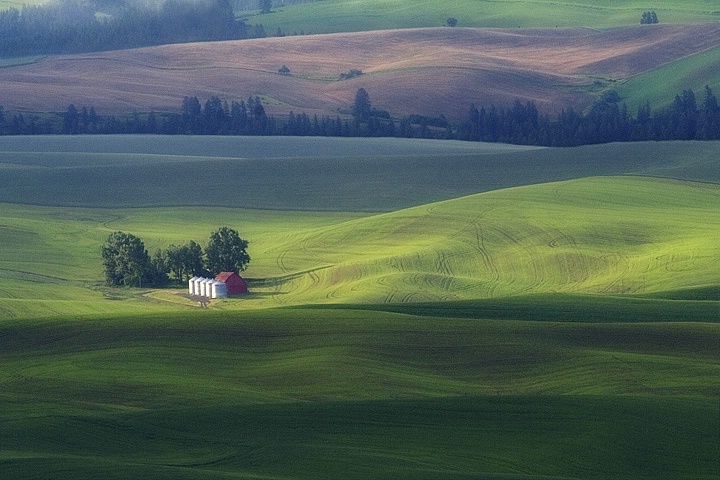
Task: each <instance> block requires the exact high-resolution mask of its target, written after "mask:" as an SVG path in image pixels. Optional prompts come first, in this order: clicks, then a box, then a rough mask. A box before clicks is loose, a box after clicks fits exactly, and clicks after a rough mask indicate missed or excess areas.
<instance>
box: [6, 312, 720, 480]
mask: <svg viewBox="0 0 720 480" xmlns="http://www.w3.org/2000/svg"><path fill="white" fill-rule="evenodd" d="M718 333H719V332H718V328H717V325H697V324H694V325H693V324H689V325H678V324H657V325H650V324H646V323H640V324H635V325H628V324H625V325H623V324H605V325H587V324H576V323H566V324H550V323H533V322H530V323H528V322H515V321H508V320H503V321H489V320H481V319H472V320H457V319H448V318H444V319H439V318H432V317H414V316H408V315H398V314H386V313H378V312H358V311H352V310H343V311H327V310H326V311H322V310H312V309H308V310H303V311H297V310H292V309H284V310H265V311H262V312H257V311H255V312H235V313H234V314H232V315H228V314H227V313H226V312H207V311H196V312H189V313H183V314H175V315H167V314H166V315H155V316H136V315H123V316H122V317H113V316H102V317H97V318H95V319H86V320H81V321H74V320H71V319H67V318H64V317H62V316H60V317H58V318H56V319H54V320H51V321H44V322H32V321H30V322H28V321H27V320H19V321H11V322H7V321H5V322H2V323H1V324H0V346H2V349H0V360H1V361H2V364H3V369H2V372H0V385H1V386H2V389H1V390H0V402H1V403H2V406H3V408H2V410H0V420H2V423H0V428H1V429H2V430H1V433H2V435H3V436H2V438H3V449H2V452H0V466H1V467H2V469H3V473H4V474H6V475H8V476H10V477H11V478H13V477H19V478H23V477H27V476H32V477H52V478H58V479H64V478H68V479H70V478H73V479H93V478H97V477H98V476H101V477H103V478H109V479H130V478H133V479H135V478H154V479H170V478H173V479H176V478H187V479H190V478H200V479H203V478H286V479H311V478H337V476H342V477H343V478H350V479H355V478H358V479H359V478H379V479H380V478H388V479H389V478H423V479H424V478H427V479H435V478H446V479H468V478H498V477H500V478H515V479H539V478H548V477H561V478H577V479H581V478H583V479H611V478H612V479H617V478H621V479H630V478H635V479H637V478H648V479H649V478H654V479H671V478H688V479H708V478H713V476H716V475H717V474H718V465H717V461H716V460H717V456H718V454H720V444H718V443H717V430H718V426H719V425H718V417H717V400H716V396H717V393H718V391H717V378H718V375H719V374H720V371H719V369H720V364H718V359H717V355H716V353H717V352H716V341H717V335H718Z"/></svg>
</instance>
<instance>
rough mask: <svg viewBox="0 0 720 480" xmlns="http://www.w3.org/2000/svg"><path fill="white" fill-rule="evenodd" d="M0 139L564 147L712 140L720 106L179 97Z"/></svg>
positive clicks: (20, 127)
mask: <svg viewBox="0 0 720 480" xmlns="http://www.w3.org/2000/svg"><path fill="white" fill-rule="evenodd" d="M0 134H3V135H37V134H69V135H74V134H161V135H163V134H164V135H259V136H279V135H285V136H317V137H398V138H434V139H456V140H467V141H478V142H491V143H510V144H518V145H537V146H550V147H553V146H554V147H568V146H579V145H590V144H600V143H610V142H630V141H653V140H654V141H663V140H719V139H720V106H718V101H717V98H716V97H715V95H714V93H713V91H712V89H711V88H710V87H709V86H706V87H705V88H704V92H703V99H702V102H698V101H697V99H696V96H695V93H694V92H693V91H692V90H684V91H683V92H682V93H680V94H678V95H677V96H676V97H675V100H674V101H673V103H672V104H671V105H669V106H665V107H661V108H657V109H652V108H651V107H650V104H649V102H646V103H645V104H643V105H642V106H640V107H639V108H638V111H637V113H636V115H635V116H632V115H631V114H630V113H629V112H628V108H627V106H626V104H624V103H620V99H619V97H618V95H617V93H616V92H615V91H609V92H607V93H606V94H605V95H603V96H602V98H600V99H599V100H597V101H596V102H595V103H594V104H593V105H592V106H591V107H590V108H589V109H588V110H587V111H586V112H577V111H575V110H574V109H573V108H572V107H568V108H565V109H563V110H562V111H561V112H560V114H559V115H556V116H550V115H549V114H541V113H540V112H539V110H538V108H537V106H536V105H535V103H534V102H532V101H528V102H526V103H522V102H521V101H520V100H516V101H515V102H514V103H513V105H512V106H510V107H495V106H490V107H482V108H479V109H478V108H477V107H476V106H475V105H471V106H470V107H469V109H468V113H467V115H466V120H465V121H463V122H461V123H459V124H451V123H450V122H449V121H448V120H447V119H446V118H445V117H444V116H442V115H441V116H439V117H427V116H422V115H410V116H406V117H403V118H401V119H399V120H398V119H394V118H393V117H392V116H391V115H390V113H389V112H387V111H384V110H378V109H375V108H373V107H372V106H371V102H370V97H369V95H368V93H367V91H365V89H363V88H361V89H359V90H358V92H357V94H356V96H355V101H354V104H353V106H352V108H351V109H350V111H349V112H348V114H347V115H344V118H341V117H340V115H336V116H334V117H330V116H322V117H319V116H317V115H314V116H312V117H311V116H309V115H307V114H305V113H299V114H296V113H293V112H290V113H289V115H287V116H283V117H281V118H279V119H277V118H275V117H273V116H269V115H267V113H266V111H265V108H264V106H263V104H262V100H261V99H260V98H259V97H249V98H248V99H247V100H240V101H231V102H227V101H224V100H221V99H220V98H219V97H216V96H213V97H210V98H209V99H208V100H207V101H206V102H205V103H204V105H203V104H201V102H200V100H199V99H198V98H197V97H185V98H184V100H183V102H182V106H181V113H155V112H151V113H149V114H139V113H136V114H133V115H130V116H127V117H120V118H118V117H116V116H100V115H98V114H97V112H96V111H95V109H94V108H93V107H90V108H87V107H82V108H80V109H78V108H77V107H75V105H70V106H69V107H68V109H67V110H66V111H65V112H64V113H58V114H54V115H45V116H43V117H41V116H38V115H23V114H21V113H17V114H14V115H13V116H12V117H10V115H9V114H5V113H4V111H3V108H2V107H1V106H0Z"/></svg>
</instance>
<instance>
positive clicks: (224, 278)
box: [215, 272, 248, 295]
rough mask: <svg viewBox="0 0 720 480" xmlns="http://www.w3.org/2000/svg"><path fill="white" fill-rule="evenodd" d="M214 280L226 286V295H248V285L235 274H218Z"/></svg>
mask: <svg viewBox="0 0 720 480" xmlns="http://www.w3.org/2000/svg"><path fill="white" fill-rule="evenodd" d="M215 280H216V281H218V282H222V283H224V284H225V285H226V286H227V294H228V295H241V294H243V293H248V285H247V282H246V281H245V280H243V278H242V277H241V276H240V275H238V274H237V273H235V272H220V273H219V274H218V275H217V276H216V277H215Z"/></svg>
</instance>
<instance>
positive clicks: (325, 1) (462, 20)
mask: <svg viewBox="0 0 720 480" xmlns="http://www.w3.org/2000/svg"><path fill="white" fill-rule="evenodd" d="M648 10H654V11H655V12H657V15H658V19H659V20H660V22H662V23H705V22H716V21H717V20H718V18H720V10H718V8H717V4H716V3H715V2H713V1H711V0H694V1H690V2H681V3H679V2H673V1H671V0H657V1H655V2H653V3H651V4H649V3H648V2H643V1H638V0H631V1H619V0H601V1H590V0H580V1H572V2H569V1H562V0H561V1H557V0H507V1H495V2H487V1H479V0H472V1H467V0H449V1H445V2H437V1H434V0H421V1H416V2H410V3H408V2H405V1H402V0H383V1H375V2H369V1H367V0H322V1H318V2H311V3H305V4H300V5H294V6H283V7H277V8H275V9H274V12H273V13H270V14H266V15H251V16H249V17H247V21H248V23H250V24H255V23H262V24H263V26H264V27H265V30H266V31H267V32H268V33H272V32H275V31H276V30H277V29H278V28H280V29H281V30H282V31H284V32H285V33H286V34H288V35H291V34H294V33H301V32H303V33H305V34H310V33H313V34H317V33H336V32H360V31H368V30H384V29H397V28H418V27H439V26H443V25H445V23H446V20H447V19H448V18H449V17H454V18H457V20H458V26H462V27H493V28H518V27H521V28H553V27H592V28H602V27H615V26H623V25H635V24H639V23H640V17H641V15H642V13H643V12H645V11H648Z"/></svg>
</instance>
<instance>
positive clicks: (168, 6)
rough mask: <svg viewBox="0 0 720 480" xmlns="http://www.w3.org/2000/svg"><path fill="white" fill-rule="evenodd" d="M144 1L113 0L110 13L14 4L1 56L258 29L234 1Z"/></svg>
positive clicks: (74, 2) (1, 28)
mask: <svg viewBox="0 0 720 480" xmlns="http://www.w3.org/2000/svg"><path fill="white" fill-rule="evenodd" d="M100 5H103V4H102V3H101V4H100ZM140 5H142V4H141V3H140V2H132V3H130V2H127V3H126V2H119V3H118V4H113V3H112V2H108V4H107V8H108V9H110V10H109V11H110V13H105V12H100V11H98V10H97V7H96V4H94V3H93V2H82V1H79V0H63V1H60V2H57V3H48V4H43V5H24V6H23V7H22V9H20V10H18V9H16V8H10V9H8V10H5V11H2V12H0V55H4V56H9V57H17V56H23V55H35V54H55V53H77V52H89V51H102V50H113V49H120V48H132V47H141V46H149V45H161V44H166V43H182V42H195V41H210V40H234V39H244V38H248V37H251V36H254V35H253V34H254V33H255V30H257V29H252V28H248V27H247V26H246V25H245V23H244V22H243V21H241V20H237V19H236V18H235V14H234V12H233V8H232V6H231V4H230V2H229V0H207V1H201V2H195V1H188V0H164V2H163V3H161V4H160V5H159V6H158V7H153V6H148V5H146V6H140ZM263 33H264V31H263ZM263 36H264V35H263Z"/></svg>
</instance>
